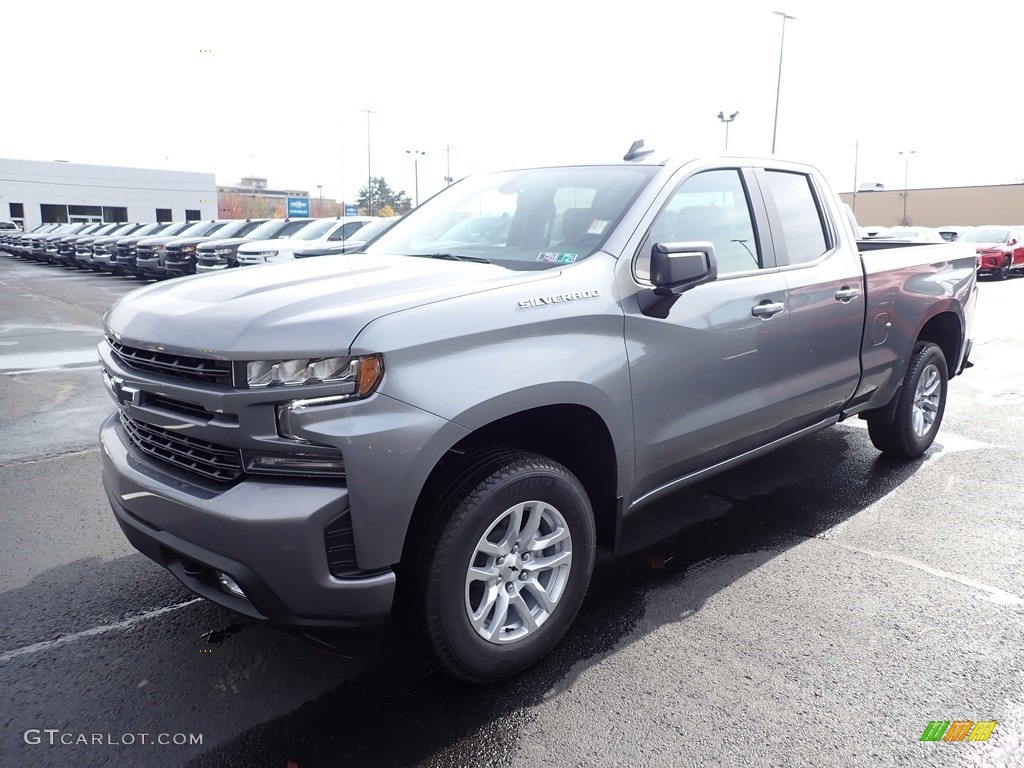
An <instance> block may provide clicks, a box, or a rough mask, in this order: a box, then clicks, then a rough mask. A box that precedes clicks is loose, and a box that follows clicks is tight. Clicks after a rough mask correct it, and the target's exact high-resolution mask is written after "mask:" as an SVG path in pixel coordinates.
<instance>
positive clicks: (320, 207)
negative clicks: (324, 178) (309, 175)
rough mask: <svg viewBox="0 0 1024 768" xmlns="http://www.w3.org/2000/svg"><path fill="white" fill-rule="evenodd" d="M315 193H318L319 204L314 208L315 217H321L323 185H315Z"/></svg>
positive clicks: (322, 211) (322, 213) (322, 210)
mask: <svg viewBox="0 0 1024 768" xmlns="http://www.w3.org/2000/svg"><path fill="white" fill-rule="evenodd" d="M316 191H317V192H319V193H320V202H319V204H318V205H317V207H316V215H317V216H323V215H324V185H323V184H317V185H316Z"/></svg>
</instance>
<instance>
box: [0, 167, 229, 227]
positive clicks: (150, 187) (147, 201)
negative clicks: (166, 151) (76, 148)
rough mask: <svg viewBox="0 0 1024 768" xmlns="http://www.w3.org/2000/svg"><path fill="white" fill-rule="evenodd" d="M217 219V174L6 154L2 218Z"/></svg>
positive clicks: (29, 221) (1, 174)
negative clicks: (10, 158)
mask: <svg viewBox="0 0 1024 768" xmlns="http://www.w3.org/2000/svg"><path fill="white" fill-rule="evenodd" d="M215 218H217V184H216V181H215V180H214V174H212V173H192V172H188V171H160V170H155V169H152V168H116V167H113V166H107V165H79V164H77V163H67V162H63V161H59V160H58V161H53V162H41V161H38V160H5V159H2V158H0V219H4V220H6V219H10V220H11V221H17V222H19V223H21V225H22V226H23V227H24V228H25V229H31V228H32V227H35V226H36V225H38V224H44V223H49V222H77V221H104V222H113V221H144V222H156V221H185V220H193V219H215Z"/></svg>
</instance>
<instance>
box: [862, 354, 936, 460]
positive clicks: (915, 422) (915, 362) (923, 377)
mask: <svg viewBox="0 0 1024 768" xmlns="http://www.w3.org/2000/svg"><path fill="white" fill-rule="evenodd" d="M948 379H949V374H948V371H947V369H946V358H945V356H944V355H943V354H942V350H941V349H939V347H938V345H936V344H932V343H931V342H925V341H921V342H918V343H917V345H916V346H915V347H914V352H913V354H912V355H911V357H910V365H909V366H908V367H907V373H906V375H905V376H904V377H903V386H902V387H900V390H899V392H898V393H897V394H896V397H897V398H898V402H897V404H896V410H895V413H894V416H893V418H892V420H891V421H883V420H882V419H881V418H880V417H879V416H872V417H869V418H868V434H869V435H870V436H871V442H872V443H873V444H874V446H875V447H876V448H877V449H878V450H880V451H881V452H882V453H885V454H889V455H891V456H898V457H901V458H908V459H912V458H917V457H918V456H920V455H921V454H922V453H924V452H925V451H926V450H928V448H929V446H931V444H932V442H933V441H934V440H935V435H936V434H937V433H938V431H939V425H940V424H941V423H942V414H943V413H944V412H945V410H946V390H947V386H948Z"/></svg>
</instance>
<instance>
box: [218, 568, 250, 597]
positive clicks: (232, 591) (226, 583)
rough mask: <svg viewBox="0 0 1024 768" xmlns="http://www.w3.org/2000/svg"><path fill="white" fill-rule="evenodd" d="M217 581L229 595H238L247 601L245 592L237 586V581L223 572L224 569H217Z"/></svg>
mask: <svg viewBox="0 0 1024 768" xmlns="http://www.w3.org/2000/svg"><path fill="white" fill-rule="evenodd" d="M217 583H218V584H220V588H221V589H222V590H224V591H225V592H227V593H228V594H229V595H233V596H234V597H240V598H241V599H243V600H245V601H247V602H248V600H249V598H248V597H246V596H245V592H243V591H242V588H241V587H240V586H238V582H237V581H235V580H234V579H233V578H231V577H230V576H228V575H227V574H226V573H224V571H217Z"/></svg>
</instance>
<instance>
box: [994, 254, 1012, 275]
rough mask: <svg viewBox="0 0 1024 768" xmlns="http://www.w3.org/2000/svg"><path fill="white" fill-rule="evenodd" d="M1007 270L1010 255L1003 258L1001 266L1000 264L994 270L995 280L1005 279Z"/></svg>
mask: <svg viewBox="0 0 1024 768" xmlns="http://www.w3.org/2000/svg"><path fill="white" fill-rule="evenodd" d="M1009 272H1010V257H1009V256H1007V257H1006V258H1005V259H1003V266H1001V267H1000V268H999V269H998V270H996V274H995V278H996V280H1005V279H1006V276H1007V275H1008V274H1009Z"/></svg>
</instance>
